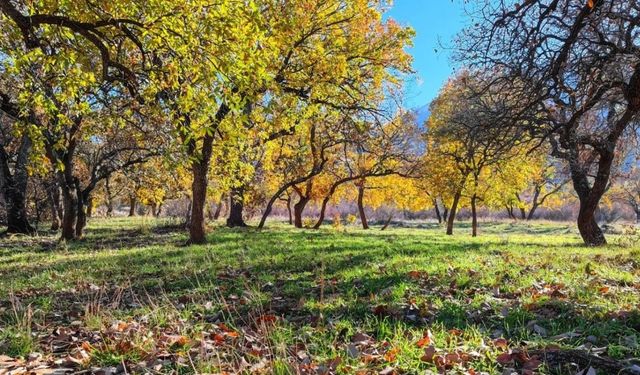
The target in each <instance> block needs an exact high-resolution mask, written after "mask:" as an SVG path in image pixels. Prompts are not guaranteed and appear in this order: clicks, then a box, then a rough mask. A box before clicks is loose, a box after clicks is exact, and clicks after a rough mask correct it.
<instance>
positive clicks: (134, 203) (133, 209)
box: [129, 194, 138, 217]
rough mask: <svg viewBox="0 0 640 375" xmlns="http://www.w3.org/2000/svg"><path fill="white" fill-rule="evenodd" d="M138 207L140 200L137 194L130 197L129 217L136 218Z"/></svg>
mask: <svg viewBox="0 0 640 375" xmlns="http://www.w3.org/2000/svg"><path fill="white" fill-rule="evenodd" d="M137 206H138V199H137V198H136V195H135V194H131V195H129V217H133V216H136V208H137Z"/></svg>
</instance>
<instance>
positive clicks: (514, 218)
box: [505, 205, 516, 220]
mask: <svg viewBox="0 0 640 375" xmlns="http://www.w3.org/2000/svg"><path fill="white" fill-rule="evenodd" d="M505 207H506V209H507V215H508V216H509V219H513V220H516V215H514V214H513V207H511V206H508V205H507V206H505Z"/></svg>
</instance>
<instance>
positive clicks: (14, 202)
mask: <svg viewBox="0 0 640 375" xmlns="http://www.w3.org/2000/svg"><path fill="white" fill-rule="evenodd" d="M18 185H21V184H18ZM25 192H26V186H25V187H24V189H22V188H20V187H19V186H7V187H6V188H5V190H4V199H5V203H6V209H7V224H8V226H7V233H23V234H33V233H35V229H34V228H33V227H32V226H31V224H29V219H28V217H27V207H26V196H25Z"/></svg>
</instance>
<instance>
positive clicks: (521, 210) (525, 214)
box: [520, 207, 527, 220]
mask: <svg viewBox="0 0 640 375" xmlns="http://www.w3.org/2000/svg"><path fill="white" fill-rule="evenodd" d="M526 218H527V211H525V209H524V208H522V207H520V219H522V220H525V219H526Z"/></svg>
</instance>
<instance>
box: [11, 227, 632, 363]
mask: <svg viewBox="0 0 640 375" xmlns="http://www.w3.org/2000/svg"><path fill="white" fill-rule="evenodd" d="M172 224H174V223H171V222H169V221H167V220H161V221H153V220H151V219H147V218H143V219H134V220H131V219H112V220H109V221H106V220H98V219H96V220H92V221H91V225H90V227H89V228H88V230H87V236H86V238H84V239H83V240H81V241H78V242H75V243H67V244H60V243H58V242H57V241H56V237H54V236H41V237H39V238H35V239H32V238H27V237H14V238H5V239H2V240H1V241H0V353H4V354H7V355H10V356H13V357H18V356H25V355H27V354H28V353H29V352H31V351H40V352H43V353H44V354H46V355H48V356H49V358H51V361H54V360H55V358H59V357H60V356H61V355H62V354H61V353H64V355H67V354H69V353H70V354H71V355H72V356H74V358H79V359H80V361H78V362H81V363H79V364H77V365H78V366H81V367H82V366H85V367H91V366H107V365H109V366H116V365H118V363H120V364H124V365H125V366H127V367H128V369H129V370H130V371H132V372H142V371H143V370H142V369H143V368H155V371H158V372H163V373H164V372H170V371H172V370H174V371H177V372H179V373H195V372H222V371H228V372H238V371H239V372H242V371H244V372H246V373H249V372H260V371H262V372H264V373H275V374H287V373H296V372H301V371H302V370H303V369H306V368H309V369H313V371H316V372H317V371H320V372H321V371H322V370H323V369H326V370H327V371H333V372H337V373H377V372H378V371H381V370H384V369H386V368H393V369H396V371H398V372H404V373H424V372H425V371H426V370H430V371H433V372H437V371H438V366H437V364H438V361H437V360H428V359H425V358H423V356H424V354H425V348H421V347H419V346H418V345H417V342H418V341H419V339H420V338H422V337H423V336H424V335H425V332H427V331H430V332H431V335H432V341H431V343H432V344H433V345H434V347H435V348H436V349H437V353H436V356H438V355H441V356H443V357H444V356H445V355H447V354H448V355H449V357H447V358H449V359H450V362H452V365H451V366H447V370H448V371H450V373H456V372H455V371H460V373H464V371H468V369H471V368H472V369H474V370H475V371H476V372H480V371H483V372H486V373H491V374H500V373H502V371H503V369H504V367H505V366H509V365H506V364H500V363H498V361H497V360H496V358H497V357H498V355H500V354H501V353H502V352H503V351H505V349H504V348H503V346H502V345H501V344H499V342H500V340H498V341H496V339H498V338H505V339H506V341H507V343H508V349H506V350H530V351H531V350H536V349H541V348H545V347H549V346H550V345H553V346H559V347H561V348H589V347H591V346H593V347H598V348H604V354H603V355H605V356H607V357H610V358H613V359H616V360H627V359H630V358H634V357H639V356H640V347H639V346H638V342H639V341H640V315H639V314H638V312H637V306H638V305H639V304H640V278H639V276H640V245H639V244H638V241H637V235H635V234H626V235H618V236H610V237H609V240H610V243H612V244H611V245H609V246H607V247H603V248H595V249H592V248H585V247H582V246H581V241H580V239H579V237H578V236H577V234H576V232H575V230H574V229H573V226H571V225H568V224H552V223H532V224H513V223H492V224H484V225H483V226H482V228H481V235H480V237H478V238H472V237H470V236H469V235H468V225H467V224H466V223H461V224H460V229H458V233H457V234H456V235H455V236H453V237H451V236H445V235H444V234H443V229H442V228H441V227H439V226H437V225H435V224H421V225H417V224H415V225H413V226H410V227H406V228H395V229H394V228H391V229H389V230H387V231H384V232H382V231H380V230H377V229H372V230H369V231H363V230H359V229H356V228H352V227H348V228H346V229H340V230H334V229H331V228H327V229H323V230H319V231H313V230H295V229H292V228H290V227H288V226H284V225H282V224H272V228H270V229H267V230H264V231H261V232H259V231H256V230H253V229H248V230H229V229H224V228H215V229H213V230H212V232H211V234H210V236H209V243H208V244H207V245H202V246H188V247H185V246H183V244H184V243H185V242H186V239H187V237H186V233H184V232H181V231H176V230H172V229H171V227H170V225H172ZM27 310H29V311H30V313H29V319H30V320H33V321H32V322H30V323H29V324H27V325H28V327H25V324H24V319H22V320H21V319H16V318H15V317H16V316H18V317H20V316H22V317H24V316H25V315H24V314H25V311H27ZM221 323H223V324H221ZM60 327H63V329H68V330H69V332H67V331H64V332H63V334H61V333H60ZM56 330H57V331H56ZM56 335H57V336H56ZM362 335H367V336H366V337H370V339H367V340H364V341H362V340H358V337H359V336H362ZM67 336H69V337H70V338H68V337H67ZM56 337H57V338H58V339H59V338H60V337H62V339H59V340H57V341H62V342H63V343H62V344H60V345H59V346H60V347H61V348H62V349H60V350H58V352H53V353H52V352H51V350H50V349H51V347H52V346H51V345H52V341H54V343H56V345H57V341H56ZM65 340H67V341H68V343H66V341H65ZM82 343H85V344H84V346H83V345H81V344H82ZM66 344H68V345H66ZM65 345H66V346H65ZM82 351H84V353H82ZM456 355H457V356H458V357H464V360H462V359H458V360H456V358H458V357H455V356H456ZM467 357H468V358H467ZM456 362H457V363H456ZM522 365H523V363H518V362H517V361H516V363H514V364H513V365H512V367H515V368H518V369H519V368H521V367H522ZM525 366H526V364H525ZM551 367H552V368H549V367H545V365H542V366H541V367H539V368H538V369H537V370H538V372H539V373H571V374H575V373H576V372H577V371H576V370H575V368H573V369H572V368H570V367H567V368H556V366H555V365H553V366H551ZM443 368H444V367H442V366H440V370H442V369H443ZM451 371H453V372H451ZM602 373H606V372H602Z"/></svg>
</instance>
